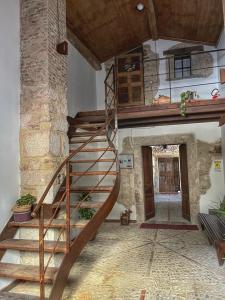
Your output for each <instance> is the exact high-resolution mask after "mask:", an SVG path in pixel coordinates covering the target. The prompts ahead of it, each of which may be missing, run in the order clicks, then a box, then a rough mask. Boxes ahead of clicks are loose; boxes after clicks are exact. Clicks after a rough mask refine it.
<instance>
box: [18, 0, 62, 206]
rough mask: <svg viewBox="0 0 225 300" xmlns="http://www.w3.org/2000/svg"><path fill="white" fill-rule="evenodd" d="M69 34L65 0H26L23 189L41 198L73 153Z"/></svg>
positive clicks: (23, 23)
mask: <svg viewBox="0 0 225 300" xmlns="http://www.w3.org/2000/svg"><path fill="white" fill-rule="evenodd" d="M65 39H66V3H65V0H58V2H57V0H21V130H20V147H21V193H22V194H24V193H28V192H29V193H31V194H33V195H35V196H36V197H37V198H38V199H40V196H41V195H42V193H43V190H44V189H45V188H46V186H47V184H48V183H49V180H50V179H51V177H52V175H53V174H54V172H55V170H56V168H57V167H58V166H59V164H60V163H61V161H62V160H63V159H64V158H65V156H66V155H67V153H68V139H67V120H66V116H67V99H66V93H67V58H66V57H65V56H63V55H60V54H58V53H57V51H56V45H57V43H59V42H62V41H63V40H65ZM51 200H52V195H50V197H49V201H51Z"/></svg>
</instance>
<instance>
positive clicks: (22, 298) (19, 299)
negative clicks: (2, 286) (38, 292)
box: [0, 292, 40, 300]
mask: <svg viewBox="0 0 225 300" xmlns="http://www.w3.org/2000/svg"><path fill="white" fill-rule="evenodd" d="M39 299H40V297H36V296H32V295H26V294H16V293H13V292H0V300H39Z"/></svg>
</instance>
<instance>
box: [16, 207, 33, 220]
mask: <svg viewBox="0 0 225 300" xmlns="http://www.w3.org/2000/svg"><path fill="white" fill-rule="evenodd" d="M31 207H32V206H31V205H23V206H18V205H15V206H14V207H13V209H12V211H13V217H14V221H15V222H27V221H29V220H31V219H32V217H31Z"/></svg>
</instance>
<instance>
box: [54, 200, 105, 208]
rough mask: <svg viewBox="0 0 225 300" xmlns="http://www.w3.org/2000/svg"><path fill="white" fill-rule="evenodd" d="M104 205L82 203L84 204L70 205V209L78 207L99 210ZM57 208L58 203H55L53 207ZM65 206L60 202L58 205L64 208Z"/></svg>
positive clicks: (91, 202) (90, 202) (99, 203)
mask: <svg viewBox="0 0 225 300" xmlns="http://www.w3.org/2000/svg"><path fill="white" fill-rule="evenodd" d="M103 204H104V202H94V201H84V202H76V203H73V204H71V205H70V207H72V208H76V207H80V208H95V209H99V208H101V207H102V205H103ZM58 206H59V202H56V203H54V204H53V207H58ZM65 206H66V202H61V203H60V207H65Z"/></svg>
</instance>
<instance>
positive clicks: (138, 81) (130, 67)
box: [116, 49, 144, 106]
mask: <svg viewBox="0 0 225 300" xmlns="http://www.w3.org/2000/svg"><path fill="white" fill-rule="evenodd" d="M142 51H143V50H142V49H141V50H136V51H132V52H130V53H128V54H125V55H121V56H118V57H117V59H116V62H117V89H118V90H117V97H118V105H119V106H131V105H143V104H144V75H143V74H144V70H143V54H142Z"/></svg>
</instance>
